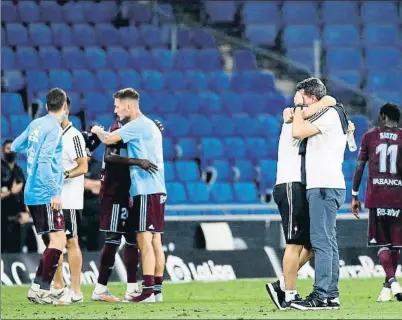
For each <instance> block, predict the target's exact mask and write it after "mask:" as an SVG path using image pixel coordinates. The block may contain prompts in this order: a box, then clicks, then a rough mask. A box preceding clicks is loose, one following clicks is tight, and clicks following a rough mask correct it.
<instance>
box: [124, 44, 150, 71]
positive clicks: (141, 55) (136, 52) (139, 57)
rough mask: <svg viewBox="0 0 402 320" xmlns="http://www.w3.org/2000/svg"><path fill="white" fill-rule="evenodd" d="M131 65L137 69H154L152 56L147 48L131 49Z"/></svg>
mask: <svg viewBox="0 0 402 320" xmlns="http://www.w3.org/2000/svg"><path fill="white" fill-rule="evenodd" d="M130 58H131V59H130V65H131V67H132V68H134V69H135V70H138V71H139V70H152V69H154V68H153V65H152V56H151V54H150V53H149V51H148V50H145V49H130Z"/></svg>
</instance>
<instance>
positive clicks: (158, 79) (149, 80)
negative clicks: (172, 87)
mask: <svg viewBox="0 0 402 320" xmlns="http://www.w3.org/2000/svg"><path fill="white" fill-rule="evenodd" d="M141 80H142V81H141V88H143V89H144V90H146V91H149V92H157V91H160V90H162V89H163V88H164V78H163V77H162V75H161V74H160V73H159V72H157V71H143V72H142V73H141Z"/></svg>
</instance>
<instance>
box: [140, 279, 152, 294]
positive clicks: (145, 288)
mask: <svg viewBox="0 0 402 320" xmlns="http://www.w3.org/2000/svg"><path fill="white" fill-rule="evenodd" d="M142 278H143V281H142V292H143V293H144V294H152V293H153V292H154V286H155V277H154V276H153V275H152V276H149V275H143V276H142Z"/></svg>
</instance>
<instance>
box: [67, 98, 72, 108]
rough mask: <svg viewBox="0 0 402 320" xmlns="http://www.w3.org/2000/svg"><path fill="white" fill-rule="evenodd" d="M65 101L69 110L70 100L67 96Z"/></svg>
mask: <svg viewBox="0 0 402 320" xmlns="http://www.w3.org/2000/svg"><path fill="white" fill-rule="evenodd" d="M66 101H67V107H69V108H70V106H71V99H70V97H69V96H67V99H66Z"/></svg>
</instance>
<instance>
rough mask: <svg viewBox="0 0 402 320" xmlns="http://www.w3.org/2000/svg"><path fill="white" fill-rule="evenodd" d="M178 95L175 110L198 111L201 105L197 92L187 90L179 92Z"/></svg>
mask: <svg viewBox="0 0 402 320" xmlns="http://www.w3.org/2000/svg"><path fill="white" fill-rule="evenodd" d="M177 96H178V99H179V101H178V105H177V110H178V111H179V112H185V113H195V112H198V111H199V109H200V105H201V98H200V97H199V96H198V95H197V94H192V93H189V92H180V93H178V94H177Z"/></svg>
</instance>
